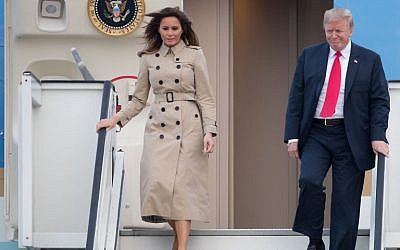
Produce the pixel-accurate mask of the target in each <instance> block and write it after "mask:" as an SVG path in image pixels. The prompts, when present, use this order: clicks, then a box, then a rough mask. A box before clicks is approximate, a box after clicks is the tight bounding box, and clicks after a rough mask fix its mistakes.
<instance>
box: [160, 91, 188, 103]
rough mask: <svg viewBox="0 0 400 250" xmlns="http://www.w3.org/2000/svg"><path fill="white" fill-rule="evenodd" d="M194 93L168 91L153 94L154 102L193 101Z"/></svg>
mask: <svg viewBox="0 0 400 250" xmlns="http://www.w3.org/2000/svg"><path fill="white" fill-rule="evenodd" d="M194 100H196V98H195V95H194V93H179V92H172V91H168V92H166V93H163V94H154V102H157V103H159V102H175V101H194Z"/></svg>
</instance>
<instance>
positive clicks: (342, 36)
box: [325, 19, 353, 51]
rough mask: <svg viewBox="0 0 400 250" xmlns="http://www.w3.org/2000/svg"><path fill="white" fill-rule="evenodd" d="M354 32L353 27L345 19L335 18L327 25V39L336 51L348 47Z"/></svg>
mask: <svg viewBox="0 0 400 250" xmlns="http://www.w3.org/2000/svg"><path fill="white" fill-rule="evenodd" d="M352 33H353V29H352V28H350V25H349V24H348V22H347V20H345V19H339V20H333V21H330V22H329V23H327V24H326V25H325V37H326V41H327V42H328V43H329V45H330V46H331V48H332V49H334V50H335V51H341V50H342V49H344V48H345V47H346V45H347V43H348V42H349V40H350V37H351V34H352Z"/></svg>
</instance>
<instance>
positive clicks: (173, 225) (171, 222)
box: [168, 220, 178, 250]
mask: <svg viewBox="0 0 400 250" xmlns="http://www.w3.org/2000/svg"><path fill="white" fill-rule="evenodd" d="M168 224H169V225H170V226H171V227H172V229H173V230H174V233H175V238H174V243H173V244H172V250H178V237H177V233H176V229H175V221H174V220H169V221H168Z"/></svg>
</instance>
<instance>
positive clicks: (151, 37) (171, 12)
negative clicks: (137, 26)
mask: <svg viewBox="0 0 400 250" xmlns="http://www.w3.org/2000/svg"><path fill="white" fill-rule="evenodd" d="M146 16H149V17H152V19H151V21H150V22H149V23H148V24H147V26H146V29H145V32H144V38H145V40H146V48H145V49H144V50H142V51H140V52H139V53H138V55H139V56H141V55H143V54H144V53H152V52H155V51H157V50H159V49H160V47H161V45H162V43H163V41H162V39H161V36H160V33H159V32H158V30H159V28H160V23H161V20H162V19H163V18H165V17H176V18H177V19H178V20H179V22H180V24H181V26H182V35H181V39H182V40H183V41H184V42H185V44H186V45H195V46H199V39H198V38H197V35H196V33H195V32H194V31H193V29H192V22H191V21H190V20H189V18H188V17H187V16H186V15H185V13H183V12H182V11H180V10H179V7H175V8H171V7H167V8H164V9H162V10H160V11H159V12H153V13H149V14H146Z"/></svg>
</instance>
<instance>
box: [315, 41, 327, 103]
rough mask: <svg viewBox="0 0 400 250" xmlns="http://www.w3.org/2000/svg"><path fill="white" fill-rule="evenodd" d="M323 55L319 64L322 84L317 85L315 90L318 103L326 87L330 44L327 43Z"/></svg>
mask: <svg viewBox="0 0 400 250" xmlns="http://www.w3.org/2000/svg"><path fill="white" fill-rule="evenodd" d="M321 52H322V54H321V56H320V57H318V58H319V60H318V62H317V63H318V64H317V65H319V72H318V74H319V75H320V78H321V80H320V82H319V84H318V85H317V88H316V89H315V95H314V99H315V100H316V102H318V99H319V96H320V94H321V90H322V87H323V86H324V82H325V75H326V66H327V64H328V56H329V45H328V43H325V44H324V46H323V48H322V51H321Z"/></svg>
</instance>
